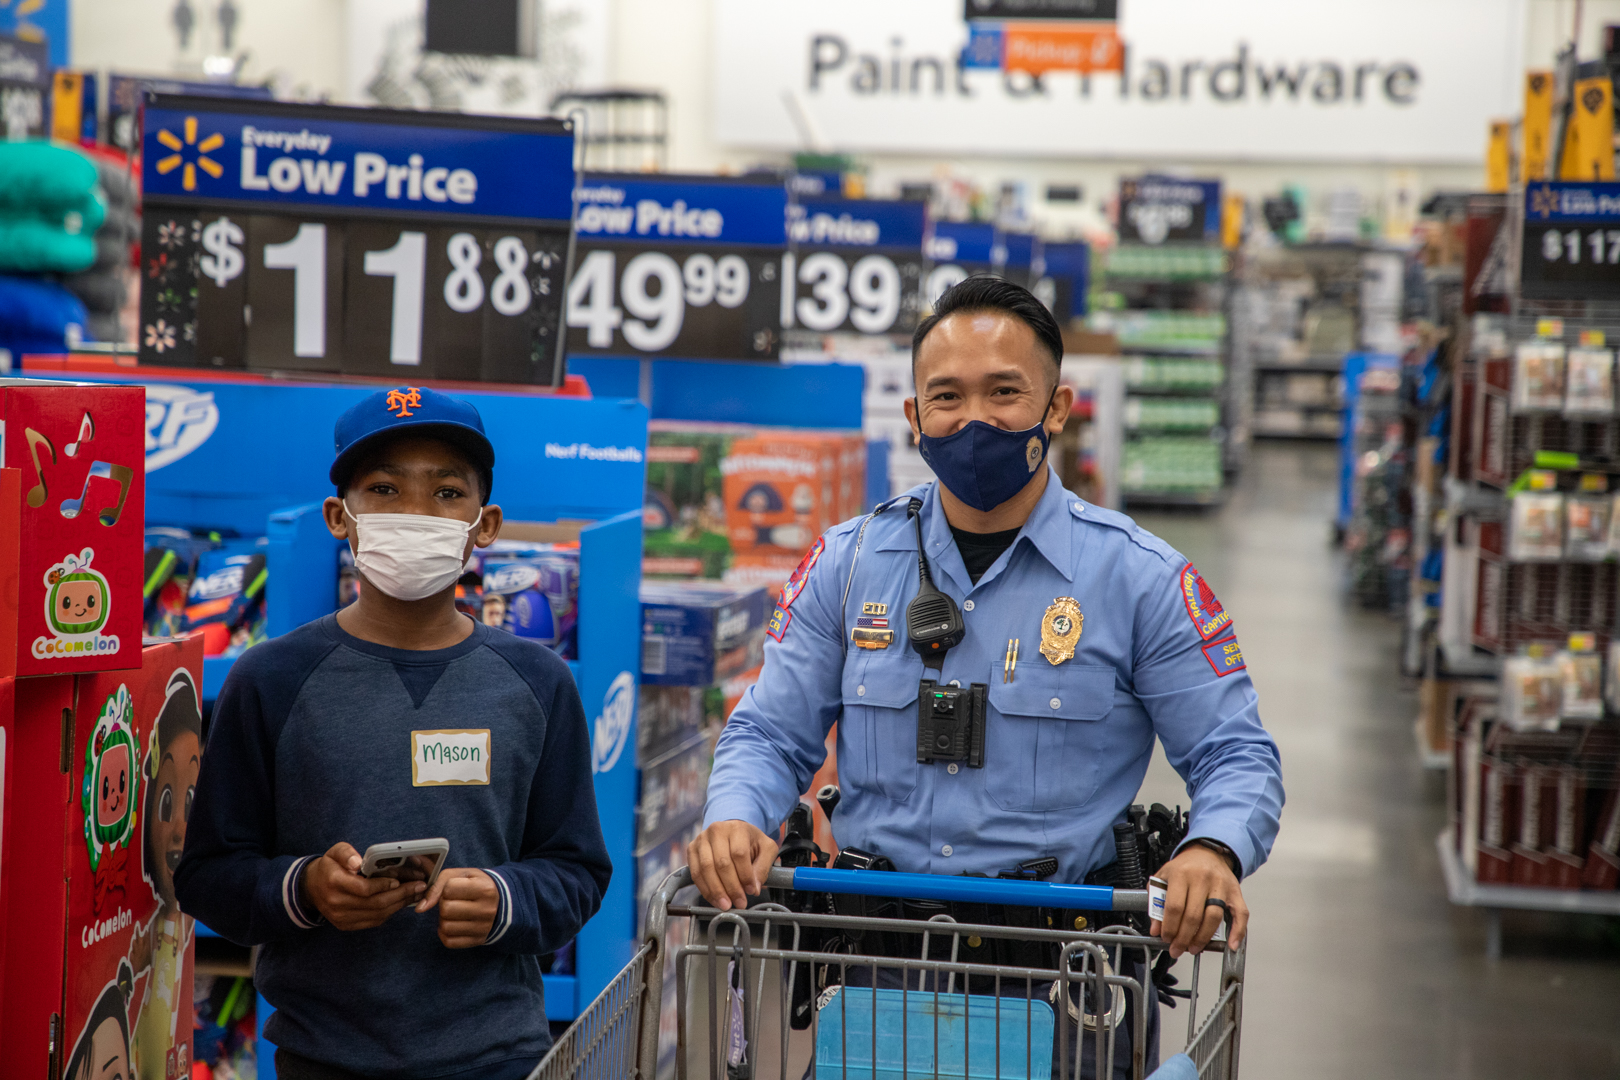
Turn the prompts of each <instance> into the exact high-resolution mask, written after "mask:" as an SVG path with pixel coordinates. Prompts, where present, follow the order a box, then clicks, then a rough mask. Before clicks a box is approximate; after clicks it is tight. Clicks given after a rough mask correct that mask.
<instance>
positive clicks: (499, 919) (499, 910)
mask: <svg viewBox="0 0 1620 1080" xmlns="http://www.w3.org/2000/svg"><path fill="white" fill-rule="evenodd" d="M484 873H486V874H488V875H489V877H490V880H491V881H493V882H495V905H496V906H495V921H494V922H493V923H492V924H490V928H489V936H488V937H486V938H485V939H484V944H485V945H493V944H495V943H496V942H497V941H499V940H501V938H502V937H503V936H504V935H505V934H506V932H507V931H508V930H510V929H511V928H512V887H511V886H510V885H508V884H507V883H506V879H505V878H503V877H501V875H499V874H497V873H496V872H495V871H493V870H485V871H484Z"/></svg>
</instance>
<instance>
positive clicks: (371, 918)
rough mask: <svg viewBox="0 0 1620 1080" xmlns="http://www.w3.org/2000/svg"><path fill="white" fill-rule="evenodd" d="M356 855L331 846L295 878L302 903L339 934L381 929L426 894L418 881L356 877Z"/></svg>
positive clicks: (343, 845)
mask: <svg viewBox="0 0 1620 1080" xmlns="http://www.w3.org/2000/svg"><path fill="white" fill-rule="evenodd" d="M361 862H362V860H361V858H360V853H359V852H358V851H356V850H354V848H353V847H352V846H351V845H349V844H346V843H342V842H339V843H336V844H333V845H332V850H330V851H328V852H327V853H326V854H325V855H323V856H322V857H320V858H319V859H314V860H312V861H311V862H309V863H306V864H305V866H304V872H303V873H302V874H300V875H299V876H298V887H299V889H300V890H301V893H300V895H301V897H302V899H303V900H304V901H305V902H307V903H309V904H312V905H314V907H315V909H316V910H317V911H319V912H320V913H321V914H322V915H324V916H326V921H327V922H329V923H331V924H332V925H333V926H335V927H337V928H338V929H339V930H370V929H371V928H372V927H373V926H381V925H382V924H383V923H385V922H387V921H388V920H389V919H391V918H393V917H394V914H395V913H396V912H398V911H399V909H400V908H402V907H404V906H405V905H406V904H409V903H412V902H414V901H416V900H417V899H418V898H420V897H421V895H422V894H423V893H425V892H427V885H426V884H425V883H423V882H420V881H412V882H402V881H400V880H399V879H398V878H394V877H373V878H363V877H361V876H360V864H361Z"/></svg>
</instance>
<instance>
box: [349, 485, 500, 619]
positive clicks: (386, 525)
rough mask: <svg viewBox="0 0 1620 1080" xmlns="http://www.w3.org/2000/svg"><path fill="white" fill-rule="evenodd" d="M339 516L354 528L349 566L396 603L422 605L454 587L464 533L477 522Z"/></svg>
mask: <svg viewBox="0 0 1620 1080" xmlns="http://www.w3.org/2000/svg"><path fill="white" fill-rule="evenodd" d="M343 512H344V513H345V514H348V515H349V517H350V519H352V520H353V521H354V523H355V525H356V526H357V528H358V529H359V532H358V537H359V544H358V545H357V546H356V548H355V553H354V565H355V567H356V568H357V569H359V571H360V572H361V573H362V574H364V575H365V576H366V580H367V581H369V582H370V583H371V584H373V585H375V586H377V588H379V589H381V590H382V591H383V592H385V593H387V594H388V595H389V596H392V597H393V598H394V599H396V600H422V599H425V598H426V597H429V596H435V595H437V594H438V593H441V592H443V591H444V590H445V589H448V588H449V587H450V586H452V585H454V584H455V583H456V579H457V578H458V577H460V576H461V571H462V568H463V567H465V566H466V565H467V557H466V551H467V534H468V533H470V532H472V531H473V529H475V528H477V527H478V522H479V521H482V520H483V516H482V515H480V516H479V518H478V519H477V520H476V521H472V522H470V523H469V522H462V521H457V520H456V519H455V518H442V517H432V516H430V515H427V514H359V515H356V514H355V513H353V512H352V511H350V509H349V504H348V502H347V501H345V502H344V504H343Z"/></svg>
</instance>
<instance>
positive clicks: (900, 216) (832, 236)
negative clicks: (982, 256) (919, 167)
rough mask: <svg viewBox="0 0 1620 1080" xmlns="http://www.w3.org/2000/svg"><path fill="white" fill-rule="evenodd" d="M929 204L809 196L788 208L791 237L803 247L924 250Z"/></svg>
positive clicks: (892, 200) (893, 200)
mask: <svg viewBox="0 0 1620 1080" xmlns="http://www.w3.org/2000/svg"><path fill="white" fill-rule="evenodd" d="M927 231H928V204H927V203H925V202H923V201H921V200H900V199H840V198H808V199H803V200H801V201H800V202H799V203H797V204H795V205H793V206H790V207H788V239H789V240H790V241H792V242H793V243H794V244H797V245H799V246H801V247H835V248H844V247H849V248H873V249H887V250H896V249H900V250H906V251H914V252H917V253H918V254H921V252H922V246H923V239H924V236H925V235H926V233H927Z"/></svg>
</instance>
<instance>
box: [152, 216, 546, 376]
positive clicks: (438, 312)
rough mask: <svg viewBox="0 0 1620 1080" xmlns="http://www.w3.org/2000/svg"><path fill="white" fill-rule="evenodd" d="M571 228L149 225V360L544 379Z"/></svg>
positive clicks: (204, 219) (168, 219)
mask: <svg viewBox="0 0 1620 1080" xmlns="http://www.w3.org/2000/svg"><path fill="white" fill-rule="evenodd" d="M567 242H568V237H567V233H566V232H565V231H562V230H547V229H543V228H540V229H537V228H520V229H511V228H466V227H462V226H459V225H435V226H429V227H420V226H413V225H407V224H398V223H389V222H384V221H369V220H354V219H324V218H315V219H308V218H292V217H286V216H282V215H273V214H241V215H235V214H224V215H218V216H196V215H192V214H163V213H162V212H161V211H158V210H154V211H153V212H149V213H148V214H147V215H146V219H145V236H144V237H143V247H142V259H143V264H144V265H143V268H142V269H143V276H144V278H145V281H144V282H143V288H142V293H141V308H142V311H141V316H142V318H141V321H142V331H141V334H142V336H141V343H140V344H141V352H142V356H141V359H142V362H143V363H157V364H171V365H181V366H191V365H200V366H205V367H248V368H262V369H287V370H305V371H341V372H344V373H350V374H366V375H389V374H396V373H400V372H401V371H408V372H410V373H411V374H412V375H413V376H414V377H419V378H420V377H430V378H440V379H466V380H483V381H499V382H522V383H550V382H553V381H554V375H555V370H554V369H555V365H556V363H557V361H556V353H557V349H556V334H557V326H558V321H559V319H560V316H561V302H562V273H563V264H564V261H565V259H566V252H567Z"/></svg>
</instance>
